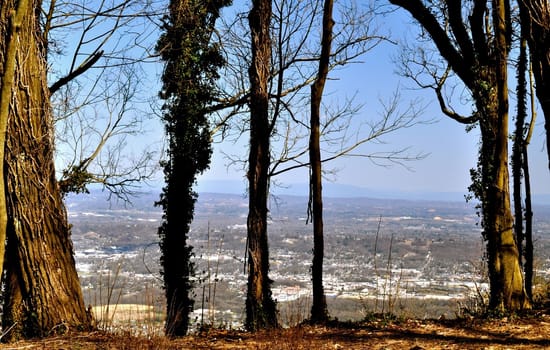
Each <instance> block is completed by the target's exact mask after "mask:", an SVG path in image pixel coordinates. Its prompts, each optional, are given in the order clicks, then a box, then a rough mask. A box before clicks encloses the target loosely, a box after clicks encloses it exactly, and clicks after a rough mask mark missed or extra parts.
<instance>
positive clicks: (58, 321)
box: [0, 0, 91, 340]
mask: <svg viewBox="0 0 550 350" xmlns="http://www.w3.org/2000/svg"><path fill="white" fill-rule="evenodd" d="M19 4H20V5H21V7H20V8H19V9H18V11H23V12H22V13H23V15H22V22H21V30H20V32H19V41H20V46H19V48H18V50H17V53H16V62H17V69H16V71H15V76H14V82H15V85H14V86H16V87H17V88H16V89H14V91H13V95H12V97H11V105H10V113H9V121H8V133H7V140H6V152H5V159H4V161H5V165H6V170H5V176H6V183H7V205H8V223H7V240H8V241H7V242H8V243H7V248H6V264H5V269H6V275H5V293H4V308H3V315H2V317H3V319H2V323H3V328H4V329H8V328H9V327H11V326H15V327H14V328H13V329H11V330H10V332H9V333H8V334H7V336H6V337H5V338H4V339H5V340H13V339H17V338H20V337H36V336H45V335H48V334H52V333H56V332H63V331H66V330H67V329H69V328H71V329H82V328H88V327H89V326H90V324H91V319H90V315H89V314H88V313H87V312H86V309H85V307H84V301H83V298H82V292H81V288H80V283H79V280H78V275H77V272H76V267H75V261H74V258H73V247H72V242H71V240H70V229H69V225H68V223H67V216H66V212H65V207H64V205H63V202H62V198H61V195H60V191H59V188H58V186H57V182H56V180H55V170H54V162H53V138H52V135H53V125H52V117H51V113H50V105H49V95H48V88H47V85H46V62H45V47H44V45H45V43H43V42H41V41H40V40H39V38H40V24H39V20H38V18H37V15H38V14H39V12H40V11H39V9H40V6H41V4H40V1H30V0H29V1H27V2H20V3H19ZM23 5H25V6H23ZM14 8H15V1H7V2H4V3H3V4H2V9H1V17H0V18H1V19H2V23H3V25H5V24H4V23H5V19H6V18H8V17H7V14H8V13H9V12H10V10H12V9H14ZM4 47H5V46H4Z"/></svg>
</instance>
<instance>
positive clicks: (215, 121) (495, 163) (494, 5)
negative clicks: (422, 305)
mask: <svg viewBox="0 0 550 350" xmlns="http://www.w3.org/2000/svg"><path fill="white" fill-rule="evenodd" d="M390 3H391V4H393V5H395V6H397V7H399V8H402V9H404V10H406V11H407V12H408V13H409V14H410V15H411V16H412V17H413V18H414V19H415V21H416V23H417V25H418V26H419V28H420V29H421V30H419V31H418V33H419V34H418V35H419V41H418V42H419V43H421V44H422V45H423V46H422V47H417V48H416V49H414V50H411V51H410V52H409V54H410V55H409V56H407V57H406V58H405V59H404V64H403V67H402V68H403V72H404V75H405V76H408V77H409V78H411V79H413V80H414V81H415V82H416V83H418V84H419V85H420V86H421V87H423V88H429V89H432V90H433V91H434V94H435V98H436V100H437V101H438V103H439V105H440V107H441V112H442V113H443V114H444V115H446V116H447V117H449V118H451V119H453V120H456V121H457V122H460V123H463V124H465V125H468V128H471V127H478V128H479V129H480V135H481V136H480V137H481V140H480V148H479V154H478V162H477V167H476V168H474V169H472V170H471V175H472V184H471V186H470V188H469V189H470V192H471V194H472V196H473V197H475V198H477V200H479V203H480V204H479V210H480V216H481V220H482V222H481V224H482V227H483V238H484V239H485V241H486V244H487V245H486V259H487V265H488V276H489V284H490V300H489V305H488V306H489V308H488V311H489V312H491V313H492V314H494V315H504V314H506V313H507V312H515V311H520V310H525V309H529V308H530V307H531V306H532V278H533V239H532V216H533V214H532V209H531V201H530V187H529V186H530V185H529V183H530V182H529V166H528V159H527V147H528V145H529V141H530V135H532V132H533V126H534V120H535V114H534V109H535V107H534V105H535V103H534V102H533V101H531V104H530V106H531V107H530V108H527V106H528V97H529V96H530V95H531V96H532V93H531V94H529V93H528V92H527V91H528V88H529V87H533V86H534V88H533V89H534V91H535V94H536V96H537V98H538V101H539V103H540V105H541V107H542V109H543V112H544V116H545V120H546V130H547V133H546V135H547V140H550V132H549V131H548V128H549V127H548V125H550V107H549V105H548V101H549V100H550V99H549V98H548V96H547V94H548V93H550V92H549V91H550V90H549V89H548V88H547V86H546V85H547V84H548V80H549V79H550V78H549V74H550V61H549V60H548V54H549V52H548V51H549V50H550V48H549V47H548V45H546V43H547V40H548V39H547V38H548V36H549V35H550V9H549V8H548V4H547V3H546V2H545V1H538V0H519V2H518V3H517V4H516V3H513V2H510V1H508V0H491V1H487V0H485V1H484V0H465V1H461V0H458V1H451V0H441V1H428V0H425V1H424V0H390ZM94 4H95V3H94ZM97 5H98V10H97V11H90V12H88V13H87V14H86V15H82V16H81V15H75V16H77V17H78V19H77V20H75V21H74V22H73V21H68V22H65V23H62V22H56V19H57V20H59V19H66V18H67V16H66V15H65V14H82V13H83V11H84V10H85V11H89V8H88V7H87V6H84V5H83V4H80V3H78V2H74V3H73V2H70V1H66V2H65V1H63V2H57V1H55V0H53V1H50V2H47V3H43V2H42V1H40V0H7V1H4V2H3V3H2V5H0V28H1V30H0V33H1V37H0V62H1V63H2V64H1V66H0V72H1V81H0V88H1V94H0V155H1V156H2V158H3V162H1V165H0V169H2V172H1V174H2V176H1V181H0V241H1V242H0V246H1V247H2V248H3V249H4V250H0V257H1V258H0V266H2V268H3V274H2V277H3V280H2V282H3V288H2V297H3V298H2V299H3V302H4V305H3V311H2V326H3V327H2V329H4V330H6V334H5V335H4V336H3V338H2V339H3V340H15V339H19V338H25V337H37V336H38V337H42V336H46V335H49V334H52V332H61V331H64V330H67V329H89V328H91V327H92V325H93V322H92V315H91V314H90V313H89V311H87V310H86V308H85V306H84V302H83V297H82V291H81V288H80V285H79V282H78V276H77V273H76V267H75V262H74V257H73V249H72V243H71V240H70V225H69V224H68V221H67V215H66V211H65V207H64V205H63V201H62V198H63V195H64V194H65V193H67V192H71V191H73V192H85V191H86V185H88V184H89V183H92V182H99V183H102V184H103V185H104V186H105V187H106V188H108V189H110V190H111V191H113V193H114V194H116V195H122V196H123V197H124V196H125V195H127V194H129V192H128V187H127V185H128V184H129V183H135V182H139V181H142V180H143V179H145V178H147V174H146V173H147V170H146V169H147V167H148V165H147V159H149V158H150V157H147V158H146V159H142V160H138V161H137V162H136V163H133V164H132V165H130V168H127V169H126V170H125V171H117V169H118V168H117V165H120V163H119V162H118V161H117V160H116V159H115V158H113V157H114V155H113V154H114V153H109V157H107V159H109V162H107V163H105V164H103V165H99V166H98V168H99V169H102V171H100V172H94V171H92V170H91V169H92V168H91V167H92V164H93V162H94V161H96V162H99V161H100V160H101V159H102V157H99V156H98V155H99V154H100V152H101V151H102V148H103V146H104V145H105V144H106V143H107V142H108V140H109V139H110V138H114V137H116V136H117V135H120V134H121V133H125V132H126V133H132V132H135V129H132V128H130V129H124V128H122V129H120V127H121V125H126V126H129V125H136V124H134V123H129V124H125V123H124V122H123V120H124V115H125V112H126V111H127V109H126V108H122V109H120V110H119V111H118V112H116V113H115V112H114V111H115V110H114V109H113V95H111V93H110V92H109V91H110V90H104V91H103V93H102V94H101V93H99V94H98V95H94V96H99V95H102V96H103V97H104V101H107V102H106V103H107V104H106V106H107V107H105V108H106V109H107V110H109V111H110V112H112V113H111V114H110V116H111V117H112V118H111V119H109V121H108V122H107V123H106V127H105V128H104V131H99V130H98V129H95V131H94V132H93V134H98V135H100V137H99V138H98V139H97V140H96V141H97V147H92V150H91V152H89V153H88V152H83V148H80V150H81V151H82V152H75V155H76V154H79V156H78V157H76V156H75V158H74V159H73V161H72V162H70V163H69V164H68V167H67V169H65V170H64V171H63V172H62V177H61V178H60V179H56V172H55V167H54V157H55V154H54V150H55V143H56V141H57V140H58V139H59V138H60V137H62V135H60V134H57V138H56V136H55V131H54V119H55V115H56V113H60V109H59V106H65V107H67V106H70V107H71V108H61V110H63V111H64V112H63V113H61V114H62V115H63V116H64V120H75V119H71V117H75V116H78V115H79V114H78V111H79V110H81V109H80V107H78V106H74V105H70V103H69V102H70V101H71V98H70V97H71V94H70V92H71V90H70V88H71V87H72V88H78V86H80V85H79V84H75V85H71V82H75V81H76V79H78V78H79V77H81V76H83V74H85V73H86V72H90V70H91V69H93V68H94V67H95V68H99V67H102V68H106V67H110V68H113V69H117V67H118V69H120V70H122V68H121V67H135V66H134V64H138V63H142V62H144V61H146V60H147V59H150V58H153V59H157V57H160V59H161V60H162V62H163V63H164V71H163V74H162V88H161V91H160V99H162V100H163V106H162V112H161V114H162V120H163V122H164V125H165V131H166V136H167V150H166V157H165V158H166V159H165V160H164V161H163V162H162V167H163V169H164V174H165V180H166V186H165V188H164V189H163V193H162V195H161V198H160V200H159V203H158V204H159V205H160V206H162V208H163V210H164V216H163V223H162V226H161V227H160V228H159V236H160V247H161V251H162V258H161V264H162V274H163V280H164V288H165V293H166V300H167V320H166V326H165V331H166V334H167V335H168V336H182V335H185V334H186V333H187V331H188V328H189V313H190V312H191V311H192V308H193V300H192V287H193V283H192V280H193V277H194V269H193V263H192V256H193V250H192V247H190V246H189V244H188V242H187V237H188V233H189V227H190V223H191V221H192V219H193V213H194V203H195V201H196V199H197V194H196V193H195V192H194V191H193V185H194V184H195V182H196V177H197V175H198V174H200V173H202V172H203V171H206V169H207V168H208V166H209V162H210V154H211V151H212V140H213V139H214V138H216V137H219V138H220V139H221V141H222V142H224V141H226V140H231V138H236V137H241V136H242V135H246V136H248V139H249V148H248V156H247V157H246V159H234V161H235V162H238V163H241V164H243V169H246V178H247V180H248V197H249V213H248V218H247V237H246V238H247V240H246V241H247V243H246V249H247V262H246V263H247V272H248V286H247V296H246V302H245V304H246V320H245V326H246V328H247V329H248V330H250V331H257V330H260V329H264V328H273V327H279V323H278V319H277V305H276V302H275V300H273V298H272V293H271V283H272V281H271V279H270V278H269V244H268V220H267V218H268V200H269V189H270V185H271V184H273V183H274V181H275V177H276V175H278V174H280V173H282V172H286V171H292V170H294V169H297V168H307V169H309V174H310V178H309V180H310V187H311V190H310V191H311V192H310V205H309V208H308V209H304V210H308V212H309V213H310V218H311V220H312V222H313V231H314V247H313V248H314V249H313V265H312V281H313V305H312V310H311V318H310V321H311V322H313V323H324V322H326V321H327V320H328V319H329V316H330V315H329V314H328V310H327V306H326V300H325V297H324V291H323V282H322V271H323V266H322V264H323V249H324V247H323V219H322V211H323V209H322V201H323V200H322V175H323V171H324V172H325V173H326V172H327V170H323V169H324V168H323V167H322V166H321V165H322V164H326V163H327V162H328V161H330V160H332V159H334V158H337V157H342V156H359V157H364V158H367V159H370V160H372V161H374V162H380V161H386V162H394V163H400V164H401V163H403V162H405V161H409V160H416V159H420V158H422V157H423V155H421V154H409V153H407V151H406V150H397V151H395V150H394V151H388V153H386V154H382V155H380V154H367V153H364V152H361V151H360V148H359V146H361V145H362V144H364V143H366V142H369V141H373V140H379V139H380V138H381V137H382V136H384V135H386V134H387V133H390V132H396V131H398V130H400V129H403V128H408V127H411V126H413V125H414V124H416V123H418V122H419V116H420V115H421V110H418V109H414V108H413V107H409V108H406V109H405V111H404V112H397V107H396V106H397V103H398V101H397V100H393V101H390V104H389V106H387V108H386V114H385V115H384V116H382V118H381V120H380V121H378V122H373V123H372V124H371V125H370V126H369V128H367V129H366V130H362V131H364V132H363V133H361V132H357V133H356V134H353V136H354V137H353V140H352V141H351V142H350V141H349V136H350V125H351V124H350V121H353V120H354V117H355V116H356V112H357V111H358V109H357V107H356V106H354V105H353V103H349V104H344V105H343V106H340V107H338V108H334V109H331V108H330V106H324V108H325V110H324V111H323V112H321V109H322V107H323V104H322V97H323V91H324V86H325V82H326V80H327V78H328V77H329V76H330V74H333V70H334V68H336V67H340V66H345V65H347V64H350V63H352V62H353V61H354V60H355V59H356V58H358V57H361V56H362V55H364V54H365V53H366V52H368V51H369V50H370V49H371V48H372V47H374V46H376V45H377V44H378V43H380V42H381V41H383V40H386V38H385V37H384V36H383V35H380V34H378V33H376V32H375V31H373V29H372V28H371V24H372V20H373V18H375V16H383V15H384V14H383V13H384V11H376V10H377V9H374V8H367V7H360V6H359V7H357V5H356V4H355V3H354V2H353V1H350V2H348V1H342V2H336V3H335V4H334V3H333V1H332V0H324V1H315V0H307V1H294V0H278V1H271V0H252V1H251V2H250V4H249V6H250V7H249V9H247V10H246V11H245V12H244V13H240V12H238V9H237V11H235V12H233V13H232V14H231V16H234V17H232V18H229V17H230V16H229V15H227V16H226V15H225V13H224V12H223V11H224V10H223V9H224V8H226V7H227V8H229V7H228V6H229V5H230V1H229V0H212V1H198V0H171V1H170V2H169V3H166V4H163V6H160V7H159V8H157V9H156V10H155V9H151V8H149V7H148V6H149V5H150V3H149V2H143V3H142V2H141V1H138V0H136V1H130V0H126V1H124V0H121V1H120V2H116V1H115V2H113V3H112V6H109V7H104V6H105V4H104V3H103V2H101V4H97ZM516 5H517V6H516ZM380 6H381V5H380ZM163 8H164V10H162V9H163ZM335 8H339V9H340V10H339V11H338V12H336V13H335V11H334V9H335ZM159 9H160V10H159ZM379 9H380V8H379ZM61 10H63V11H64V12H62V11H61ZM130 10H131V13H132V14H131V15H129V14H128V13H127V12H126V11H130ZM56 11H60V12H56ZM227 13H231V12H229V11H228V12H227ZM64 16H65V17H64ZM130 18H131V19H138V18H141V19H144V20H145V21H149V23H150V24H151V23H152V24H151V27H148V29H147V30H151V31H152V32H154V33H156V32H157V31H156V30H154V29H152V28H154V26H155V25H156V26H159V27H160V29H161V31H162V33H161V34H160V38H159V39H158V41H157V42H156V46H155V48H154V49H153V48H151V47H146V48H145V50H144V51H143V52H146V53H144V54H143V53H142V54H141V55H138V57H136V58H135V59H130V54H129V53H130V52H134V51H132V50H133V49H135V47H134V48H127V51H124V50H120V47H118V46H117V45H118V43H119V42H118V43H115V44H112V45H107V44H106V43H108V42H110V41H109V40H110V39H111V38H112V37H113V33H114V32H115V31H116V30H119V29H121V28H127V29H128V30H127V31H126V32H125V33H130V32H132V31H135V28H136V27H132V28H131V30H130V29H129V28H130V27H128V26H130V25H131V24H130V23H131V21H130V20H128V19H130ZM106 19H114V24H113V26H112V27H105V24H103V25H98V23H99V22H101V21H102V20H106ZM151 21H152V22H151ZM56 23H57V27H56ZM75 23H78V24H82V28H84V31H83V34H82V36H81V41H80V43H79V45H77V46H78V48H79V50H77V52H76V53H75V54H74V56H73V60H72V64H71V67H70V69H69V71H68V73H66V74H61V76H60V77H59V79H56V81H55V82H53V83H52V84H50V85H49V86H48V79H47V77H48V73H49V71H48V69H49V62H48V59H50V58H51V57H52V55H54V53H55V52H57V53H58V54H61V51H62V50H60V51H57V50H56V41H55V40H53V37H52V36H51V35H52V34H51V32H52V31H53V30H55V29H56V28H57V29H59V28H63V27H65V26H67V28H72V27H71V25H74V24H75ZM101 23H105V22H101ZM125 26H126V27H125ZM106 28H107V29H106ZM98 31H99V32H98ZM140 34H145V33H140ZM140 36H141V35H140ZM140 36H138V37H140ZM90 37H92V38H94V39H93V40H88V39H89V38H90ZM138 37H136V40H135V41H134V43H136V47H139V48H140V49H143V45H140V42H139V40H138V39H137V38H138ZM94 40H97V41H96V43H97V45H95V50H92V51H91V52H92V53H91V54H89V53H88V55H86V56H85V57H86V58H85V59H84V60H83V61H82V62H81V63H80V64H77V59H78V58H79V57H81V56H82V52H83V51H84V49H82V47H84V46H85V45H86V43H90V42H94ZM516 47H518V48H519V51H518V52H519V56H518V57H519V58H518V60H517V62H518V63H517V65H516V66H513V65H512V62H513V60H512V59H511V58H510V54H511V52H515V51H514V48H516ZM107 50H109V52H108V53H106V52H107ZM114 57H117V60H115V61H113V58H114ZM528 67H532V74H533V76H534V81H535V85H530V83H529V79H527V78H528V77H529V76H530V74H529V72H530V70H529V68H528ZM512 68H515V69H516V70H517V75H516V76H517V82H518V83H517V86H518V87H517V95H518V110H517V116H516V123H515V133H514V135H513V136H514V137H513V138H512V144H513V147H512V160H511V162H512V169H513V170H512V171H513V191H511V190H510V175H509V170H508V162H509V161H510V156H509V151H508V148H509V143H510V136H511V135H509V132H508V129H509V127H508V126H509V114H510V111H509V109H510V108H509V95H510V91H509V88H508V83H509V81H510V79H511V78H510V77H509V76H508V72H509V71H511V70H512ZM126 72H130V71H126ZM136 75H139V74H138V73H136V71H134V73H129V75H128V77H134V76H136ZM95 78H97V79H99V78H100V75H96V76H95ZM108 82H109V83H107V86H109V84H113V80H108ZM133 84H139V83H138V82H134V83H133ZM448 84H451V85H448ZM453 84H462V86H463V87H464V90H465V91H467V92H468V94H469V98H470V100H471V101H472V110H471V111H470V113H469V114H467V115H461V114H459V113H457V112H456V111H455V109H453V107H452V105H450V104H449V102H450V101H452V100H453V97H454V95H453V91H455V89H454V85H453ZM92 85H94V84H93V83H92ZM118 86H124V87H126V88H124V89H117V90H120V91H121V93H122V95H119V96H121V100H119V101H124V103H123V107H125V106H127V104H126V103H128V102H129V101H130V100H131V98H132V96H133V93H132V91H133V90H132V89H131V86H135V85H131V84H130V85H126V84H122V85H118ZM449 86H451V87H449ZM308 89H309V90H308ZM60 94H64V95H63V96H64V98H65V99H64V101H65V102H66V103H61V104H60V105H57V104H54V103H53V102H54V101H57V102H59V101H60V100H56V98H58V97H59V96H61V95H60ZM88 96H92V94H91V93H90V94H89V95H88ZM61 100H63V99H61ZM97 100H98V98H90V99H87V100H84V101H83V105H87V104H89V103H91V101H97ZM109 101H110V104H109V103H108V102H109ZM115 105H116V103H115ZM54 107H55V108H54ZM529 110H530V111H531V116H528V111H529ZM85 116H86V115H80V117H85ZM84 119H85V118H84ZM76 120H78V119H76ZM82 120H83V119H80V122H78V123H76V122H75V123H76V124H72V125H83V124H82ZM79 123H80V124H79ZM69 129H70V130H72V131H74V129H71V128H69ZM69 129H64V130H69ZM86 130H88V131H89V129H87V128H85V127H83V128H80V131H81V132H82V134H81V135H80V136H78V135H77V136H75V137H74V140H76V141H75V142H82V137H85V136H86ZM124 130H125V131H124ZM323 143H324V144H325V145H327V146H328V150H324V149H323V148H322V147H321V145H323ZM120 144H121V143H119V145H120ZM547 144H548V147H549V149H550V142H547ZM78 149H79V148H78V147H75V148H74V150H78ZM119 151H120V149H119ZM548 153H549V154H548V155H549V160H550V151H549V152H548ZM549 168H550V162H549ZM121 174H122V175H121ZM100 175H101V176H100ZM522 179H523V186H522V182H521V180H522ZM511 192H513V196H514V210H512V205H511V203H512V202H511ZM523 222H525V225H523Z"/></svg>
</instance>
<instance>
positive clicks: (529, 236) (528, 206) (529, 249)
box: [523, 147, 534, 301]
mask: <svg viewBox="0 0 550 350" xmlns="http://www.w3.org/2000/svg"><path fill="white" fill-rule="evenodd" d="M523 177H524V179H525V180H524V182H525V252H524V258H525V264H524V266H523V271H525V292H526V293H527V297H528V298H529V300H531V301H532V300H533V258H534V251H533V249H534V247H533V206H532V203H531V179H530V175H529V158H528V156H527V147H525V148H524V149H523Z"/></svg>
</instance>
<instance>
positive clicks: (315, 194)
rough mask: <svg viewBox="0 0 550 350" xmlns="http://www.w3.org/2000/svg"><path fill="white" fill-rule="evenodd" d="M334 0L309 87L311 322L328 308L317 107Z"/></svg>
mask: <svg viewBox="0 0 550 350" xmlns="http://www.w3.org/2000/svg"><path fill="white" fill-rule="evenodd" d="M333 6H334V2H333V0H325V5H324V8H323V36H322V38H321V57H320V59H319V73H318V76H317V79H316V80H315V82H314V83H313V85H312V86H311V120H310V128H311V130H310V138H309V159H310V164H311V178H310V206H311V207H310V208H311V213H312V216H313V264H312V266H311V280H312V285H313V303H312V305H311V322H312V323H324V322H327V321H328V309H327V300H326V296H325V291H324V288H323V258H324V254H325V253H324V249H325V248H324V246H325V244H324V238H323V235H324V233H323V187H322V172H321V147H320V119H321V118H320V114H321V113H320V110H321V100H322V98H323V90H324V88H325V82H326V80H327V75H328V70H329V63H330V62H329V60H330V48H331V44H332V27H333V25H334V21H333V20H332V8H333Z"/></svg>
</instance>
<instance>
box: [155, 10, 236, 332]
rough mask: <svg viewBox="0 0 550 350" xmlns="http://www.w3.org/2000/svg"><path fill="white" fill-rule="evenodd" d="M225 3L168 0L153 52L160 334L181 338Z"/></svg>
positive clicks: (207, 162)
mask: <svg viewBox="0 0 550 350" xmlns="http://www.w3.org/2000/svg"><path fill="white" fill-rule="evenodd" d="M229 2H230V1H223V0H222V1H220V0H212V1H198V0H172V1H171V2H170V13H169V15H168V16H167V17H166V18H165V19H164V21H165V22H164V33H163V35H162V36H161V37H160V39H159V41H158V44H157V50H158V51H159V53H160V54H161V57H162V59H163V61H164V62H165V67H164V72H163V75H162V81H163V86H162V91H161V94H160V96H161V98H162V99H164V100H165V101H166V102H165V104H164V105H163V111H164V113H163V120H164V124H165V129H166V134H167V136H168V151H167V156H168V159H167V160H166V161H165V162H164V164H163V165H164V175H165V180H166V186H165V187H164V189H163V193H162V196H161V200H160V201H159V203H158V204H159V205H161V206H162V208H163V210H164V216H163V223H162V226H161V227H160V228H159V236H160V239H161V241H160V248H161V253H162V256H161V265H162V276H163V280H164V290H165V294H166V323H165V333H166V335H167V336H169V337H177V336H184V335H185V334H186V333H187V331H188V328H189V314H190V313H191V311H193V300H192V292H193V282H192V281H193V277H194V266H193V262H192V261H191V258H192V255H193V254H192V247H191V246H190V245H189V244H188V242H187V240H188V234H189V228H190V224H191V222H192V220H193V215H194V210H195V201H196V199H197V196H198V195H197V193H196V192H194V191H193V185H194V184H195V182H196V177H197V175H198V174H200V173H202V172H203V171H205V170H206V169H208V167H209V165H210V155H211V153H212V149H211V141H210V131H209V127H208V115H207V111H206V108H207V106H208V105H209V104H210V103H212V101H213V99H214V98H215V93H216V92H215V90H216V89H215V81H216V79H217V78H218V73H217V70H218V68H219V67H221V66H222V65H223V63H224V60H223V58H222V56H221V55H220V53H219V51H218V47H217V46H216V45H213V44H212V43H211V38H212V33H213V32H214V26H215V22H216V20H217V19H218V17H219V12H220V8H221V7H223V6H226V5H227V4H229Z"/></svg>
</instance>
